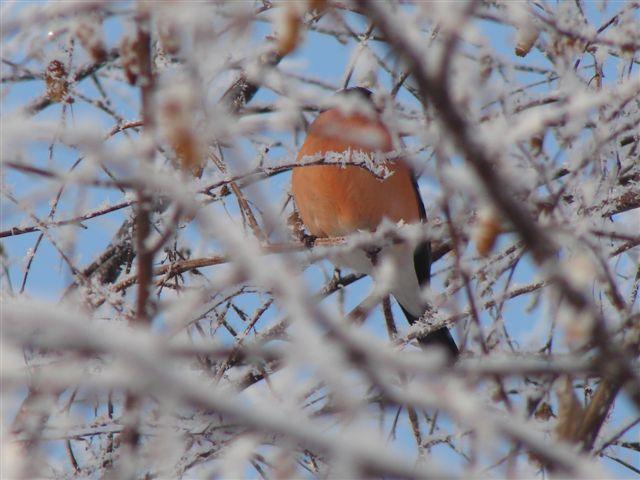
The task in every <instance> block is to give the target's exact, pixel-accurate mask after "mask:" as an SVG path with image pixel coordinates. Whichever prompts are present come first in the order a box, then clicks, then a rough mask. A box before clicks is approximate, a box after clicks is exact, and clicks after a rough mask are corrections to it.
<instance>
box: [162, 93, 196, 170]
mask: <svg viewBox="0 0 640 480" xmlns="http://www.w3.org/2000/svg"><path fill="white" fill-rule="evenodd" d="M160 114H161V117H162V123H163V127H164V131H165V132H166V138H167V140H168V141H169V143H170V144H171V148H173V151H174V152H175V154H176V157H177V159H178V160H179V162H180V168H182V169H183V170H185V171H190V172H191V174H192V175H193V176H194V177H200V176H201V175H202V170H203V167H204V153H203V150H204V149H203V148H202V146H201V144H200V142H199V140H198V138H197V135H196V134H195V132H194V125H193V121H192V119H191V117H190V114H191V106H190V105H189V99H188V98H180V97H173V98H169V99H168V100H166V101H164V102H163V103H162V105H161V110H160Z"/></svg>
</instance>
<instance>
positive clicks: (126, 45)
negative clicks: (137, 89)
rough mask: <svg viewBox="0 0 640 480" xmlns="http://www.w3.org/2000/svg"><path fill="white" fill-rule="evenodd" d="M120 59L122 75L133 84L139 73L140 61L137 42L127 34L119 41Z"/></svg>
mask: <svg viewBox="0 0 640 480" xmlns="http://www.w3.org/2000/svg"><path fill="white" fill-rule="evenodd" d="M120 61H121V62H122V70H124V76H125V77H126V79H127V82H129V84H130V85H135V84H136V83H137V81H138V75H139V74H140V62H139V61H138V42H137V41H136V40H135V39H133V38H131V37H128V36H125V37H123V38H122V42H120Z"/></svg>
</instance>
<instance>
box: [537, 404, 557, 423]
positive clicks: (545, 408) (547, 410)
mask: <svg viewBox="0 0 640 480" xmlns="http://www.w3.org/2000/svg"><path fill="white" fill-rule="evenodd" d="M533 416H534V417H535V418H536V420H541V421H543V422H546V421H548V420H549V419H550V418H551V417H553V416H555V415H554V414H553V410H552V409H551V405H549V404H548V403H547V402H542V403H540V406H539V407H538V408H537V409H536V412H535V413H534V414H533Z"/></svg>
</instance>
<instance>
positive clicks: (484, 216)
mask: <svg viewBox="0 0 640 480" xmlns="http://www.w3.org/2000/svg"><path fill="white" fill-rule="evenodd" d="M500 233H502V225H501V224H500V219H499V218H498V215H497V214H496V212H495V210H493V209H491V208H487V209H484V210H481V211H480V213H478V222H477V224H476V228H475V231H474V234H473V236H474V241H475V243H476V249H477V250H478V253H479V254H480V255H482V256H483V257H486V256H487V255H489V254H490V253H491V251H492V250H493V247H494V245H495V243H496V240H497V239H498V236H499V235H500Z"/></svg>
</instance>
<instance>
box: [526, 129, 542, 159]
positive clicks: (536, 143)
mask: <svg viewBox="0 0 640 480" xmlns="http://www.w3.org/2000/svg"><path fill="white" fill-rule="evenodd" d="M543 143H544V133H537V134H535V135H533V136H532V137H531V138H530V139H529V145H531V149H532V150H533V153H534V154H535V155H539V154H540V153H541V152H542V145H543Z"/></svg>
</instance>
